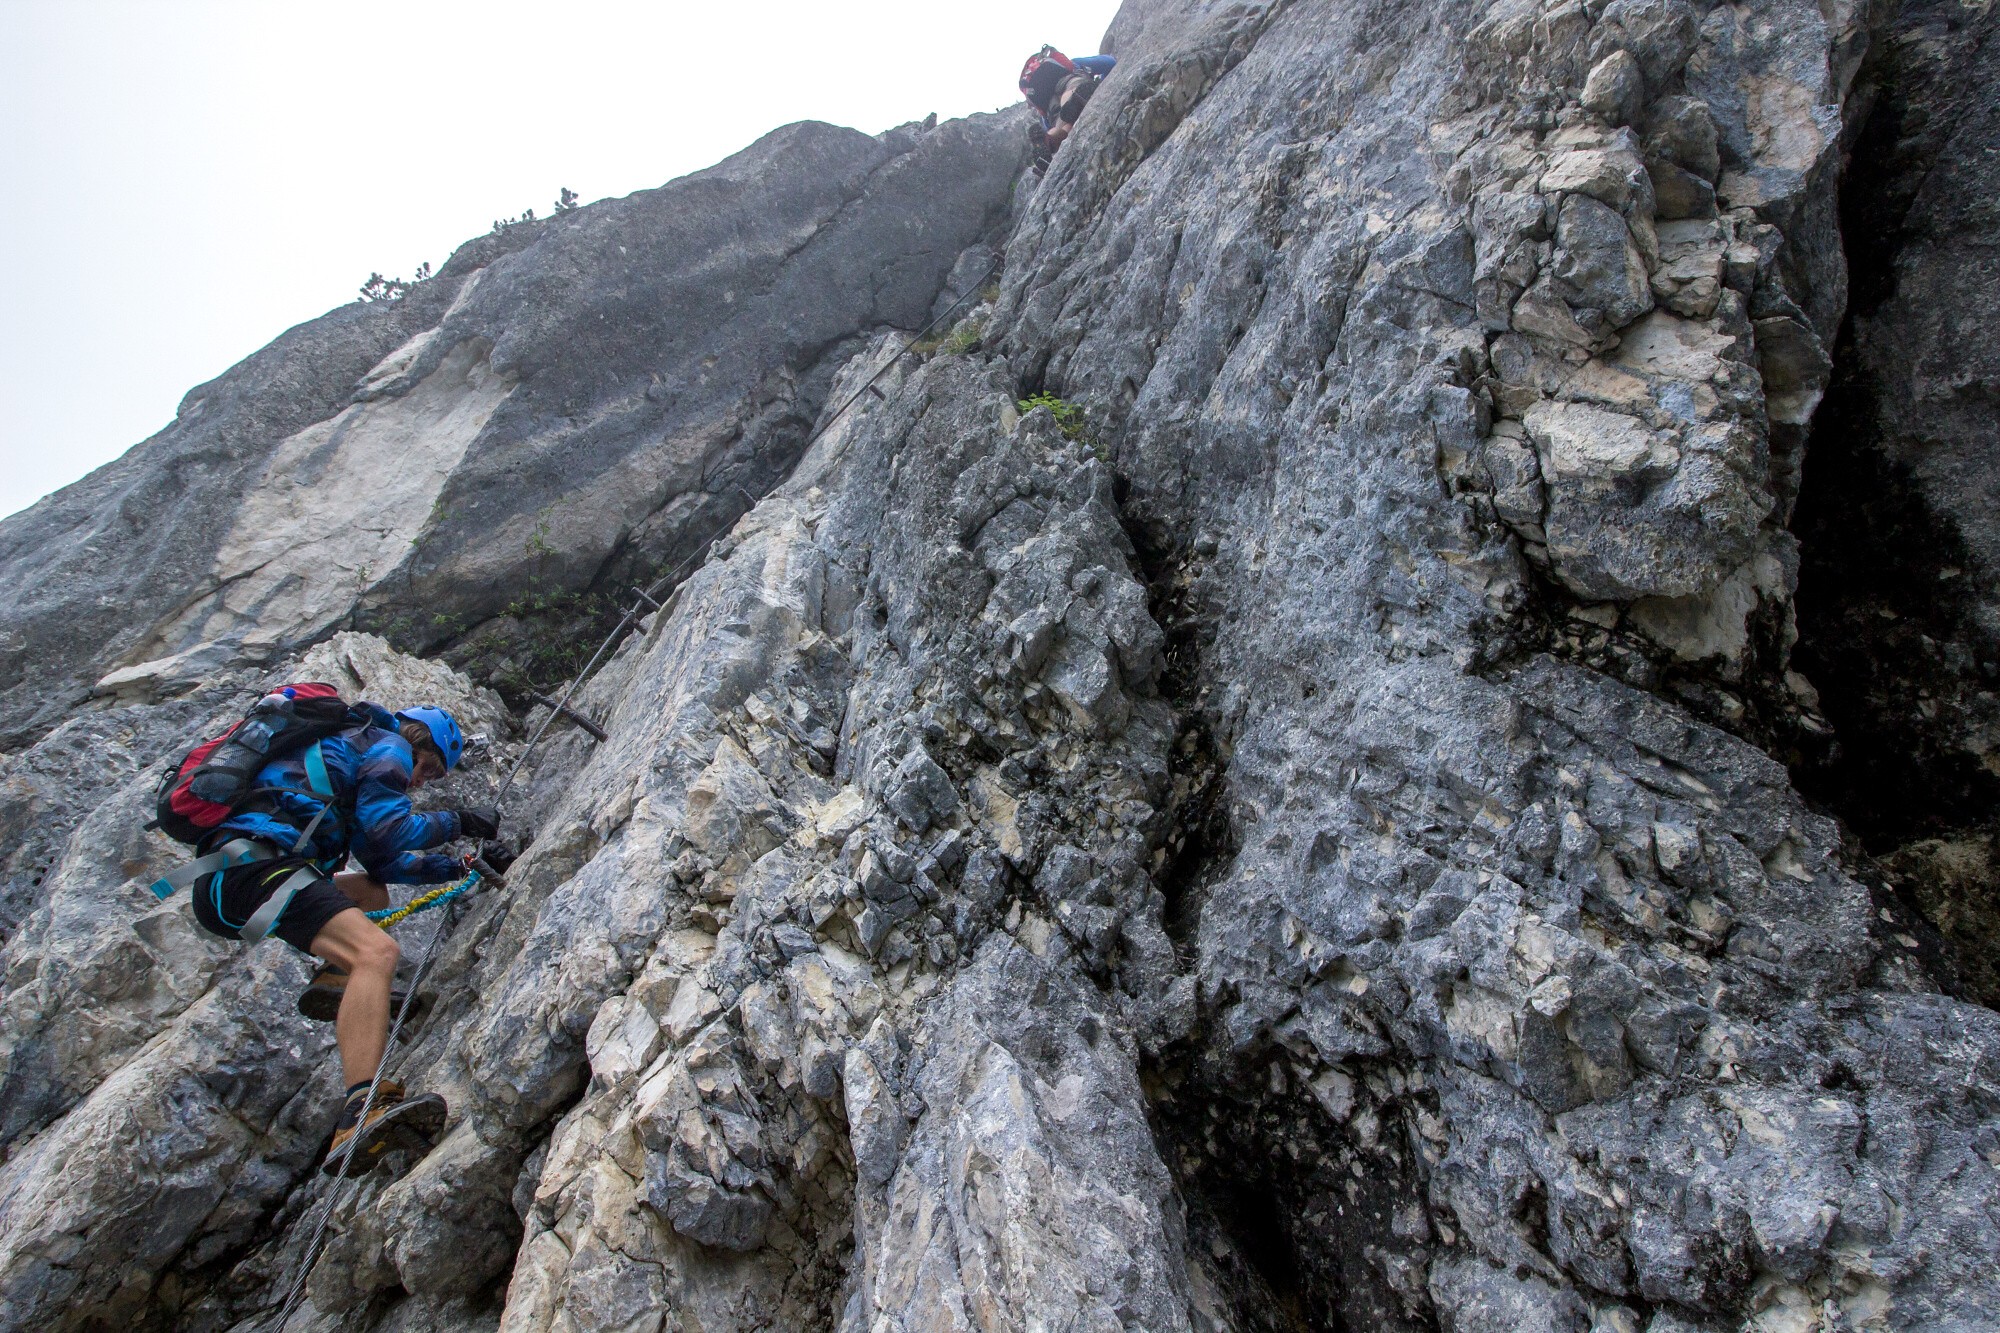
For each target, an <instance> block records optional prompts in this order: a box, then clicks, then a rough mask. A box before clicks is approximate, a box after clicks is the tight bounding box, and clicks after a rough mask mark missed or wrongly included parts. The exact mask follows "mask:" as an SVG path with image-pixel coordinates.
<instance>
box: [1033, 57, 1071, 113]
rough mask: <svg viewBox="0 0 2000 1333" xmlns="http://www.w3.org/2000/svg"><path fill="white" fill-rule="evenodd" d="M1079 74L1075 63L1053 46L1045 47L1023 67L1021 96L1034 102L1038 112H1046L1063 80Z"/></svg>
mask: <svg viewBox="0 0 2000 1333" xmlns="http://www.w3.org/2000/svg"><path fill="white" fill-rule="evenodd" d="M1079 72H1080V71H1079V70H1078V69H1077V67H1076V62H1075V61H1073V60H1071V59H1070V58H1069V57H1068V56H1066V55H1064V54H1063V53H1062V52H1060V51H1058V50H1056V49H1055V48H1054V47H1053V46H1045V47H1043V48H1042V49H1041V50H1040V51H1037V52H1036V53H1035V54H1034V55H1031V56H1029V57H1028V63H1027V64H1025V65H1023V66H1021V96H1023V97H1025V98H1027V99H1028V100H1029V101H1030V102H1032V103H1033V104H1034V106H1035V109H1036V110H1037V111H1042V112H1046V111H1047V110H1048V109H1049V107H1050V106H1051V105H1052V104H1053V102H1054V99H1055V95H1056V90H1057V89H1059V88H1061V87H1062V85H1063V80H1064V79H1067V78H1068V77H1069V76H1070V75H1072V74H1076V73H1079Z"/></svg>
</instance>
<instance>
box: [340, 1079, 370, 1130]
mask: <svg viewBox="0 0 2000 1333" xmlns="http://www.w3.org/2000/svg"><path fill="white" fill-rule="evenodd" d="M372 1082H374V1080H373V1079H366V1078H364V1079H362V1080H361V1081H360V1082H359V1083H355V1084H352V1085H351V1086H349V1088H348V1089H347V1096H346V1098H345V1100H343V1101H342V1103H341V1107H340V1123H339V1124H337V1125H335V1126H334V1128H335V1129H346V1128H347V1127H348V1126H349V1125H353V1124H357V1123H359V1122H360V1120H361V1104H362V1103H363V1102H365V1101H367V1100H368V1085H369V1084H370V1083H372Z"/></svg>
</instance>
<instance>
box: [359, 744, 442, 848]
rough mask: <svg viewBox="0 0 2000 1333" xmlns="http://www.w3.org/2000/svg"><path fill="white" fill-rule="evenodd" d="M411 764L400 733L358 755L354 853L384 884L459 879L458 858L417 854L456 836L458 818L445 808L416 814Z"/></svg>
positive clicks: (409, 755) (408, 751)
mask: <svg viewBox="0 0 2000 1333" xmlns="http://www.w3.org/2000/svg"><path fill="white" fill-rule="evenodd" d="M412 767H413V764H412V758H411V754H410V747H409V744H408V743H407V742H406V741H404V740H403V738H402V737H400V736H394V735H391V736H385V737H383V738H382V739H381V740H379V741H377V742H376V743H375V744H373V745H371V746H369V747H368V750H367V752H366V753H365V754H363V755H362V756H361V762H360V765H359V768H358V771H357V773H356V779H355V795H354V821H355V824H356V828H355V837H354V844H353V850H354V857H355V859H356V860H357V861H359V862H361V867H362V869H364V870H366V871H367V872H368V873H369V874H371V875H373V876H374V877H375V878H376V879H379V880H381V881H382V882H383V883H384V884H441V883H443V882H445V881H446V880H450V879H456V878H457V877H458V874H459V864H458V862H457V861H456V860H454V859H452V858H451V857H449V856H425V855H422V854H421V853H423V852H426V851H428V850H429V849H431V848H433V847H436V846H439V845H440V844H443V843H447V842H450V841H451V840H452V839H453V838H456V837H457V836H458V816H457V815H455V814H453V813H452V812H451V811H449V810H445V811H439V812H438V813H436V814H428V815H420V814H418V813H417V812H416V811H415V810H413V809H411V808H410V772H411V769H412Z"/></svg>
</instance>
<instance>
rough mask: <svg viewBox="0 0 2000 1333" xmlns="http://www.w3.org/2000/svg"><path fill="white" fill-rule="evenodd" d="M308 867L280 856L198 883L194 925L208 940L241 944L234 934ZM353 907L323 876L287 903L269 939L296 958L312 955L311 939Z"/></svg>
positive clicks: (297, 859)
mask: <svg viewBox="0 0 2000 1333" xmlns="http://www.w3.org/2000/svg"><path fill="white" fill-rule="evenodd" d="M309 864H311V863H310V862H308V861H307V860H306V859H305V858H304V857H299V856H281V857H278V858H277V859H276V860H274V861H252V862H251V863H250V864H248V865H241V866H232V867H231V868H230V869H228V870H225V871H223V872H222V873H221V874H219V875H210V876H209V877H208V878H206V879H201V880H196V881H195V885H194V895H193V896H194V919H195V920H196V921H198V922H199V923H201V928H202V929H203V930H206V931H207V932H208V933H209V934H211V935H220V936H222V938H224V939H226V940H240V939H242V938H243V937H242V935H240V934H238V933H237V932H239V931H240V930H242V928H243V924H244V923H245V922H247V921H248V920H249V919H250V917H251V915H252V914H253V913H255V912H256V910H257V909H258V907H260V906H261V905H262V904H263V902H264V900H265V899H266V898H269V897H270V896H271V895H272V894H273V893H274V892H276V891H277V888H278V886H279V885H280V884H283V883H284V882H285V877H286V876H287V875H289V874H291V873H292V872H293V871H294V870H297V869H298V868H299V867H300V866H303V865H309ZM354 905H355V904H354V900H353V899H352V898H350V897H348V896H347V895H346V894H344V893H342V892H341V891H340V890H339V889H336V888H335V887H333V881H332V880H330V879H327V878H325V877H324V876H322V877H321V878H319V879H315V880H313V881H312V882H310V883H308V884H305V885H302V886H301V887H300V889H299V891H298V892H297V893H295V894H293V895H292V900H291V902H289V903H287V904H286V905H285V910H284V911H283V912H280V913H279V914H278V921H277V924H276V925H274V926H272V927H271V934H273V935H275V936H277V937H278V938H279V939H281V940H283V941H284V942H285V943H287V944H289V945H291V946H292V947H293V948H294V949H297V950H298V951H299V952H300V953H311V952H312V942H313V937H314V936H315V935H317V934H319V933H320V931H321V930H323V929H324V928H325V927H326V923H327V922H329V921H331V920H333V919H334V918H335V917H337V916H339V915H340V914H341V913H342V912H345V911H346V910H347V909H348V908H350V907H353V906H354Z"/></svg>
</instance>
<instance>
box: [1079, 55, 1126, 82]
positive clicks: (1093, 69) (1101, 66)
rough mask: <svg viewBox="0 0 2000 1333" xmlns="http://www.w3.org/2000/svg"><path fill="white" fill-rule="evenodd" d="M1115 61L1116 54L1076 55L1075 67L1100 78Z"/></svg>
mask: <svg viewBox="0 0 2000 1333" xmlns="http://www.w3.org/2000/svg"><path fill="white" fill-rule="evenodd" d="M1117 63H1118V57H1116V56H1078V57H1077V58H1076V67H1077V68H1078V69H1080V70H1083V71H1084V72H1085V73H1087V74H1090V75H1093V76H1095V77H1097V78H1100V79H1101V78H1103V77H1104V76H1105V75H1107V74H1109V73H1110V72H1111V68H1112V66H1114V65H1116V64H1117Z"/></svg>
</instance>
